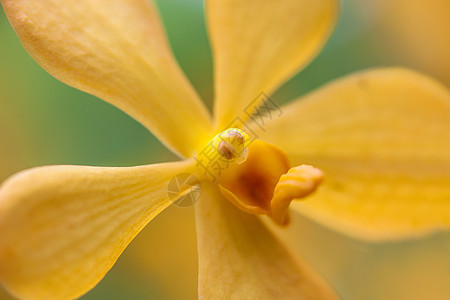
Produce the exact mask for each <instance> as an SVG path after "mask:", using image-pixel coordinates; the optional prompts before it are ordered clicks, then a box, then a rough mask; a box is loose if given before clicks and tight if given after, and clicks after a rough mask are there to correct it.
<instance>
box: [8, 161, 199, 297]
mask: <svg viewBox="0 0 450 300" xmlns="http://www.w3.org/2000/svg"><path fill="white" fill-rule="evenodd" d="M193 165H194V164H193V163H192V161H185V162H174V163H166V164H157V165H149V166H142V167H128V168H105V167H84V166H50V167H39V168H34V169H31V170H27V171H24V172H22V173H19V174H17V175H15V176H13V177H12V178H10V179H9V180H7V181H6V182H5V183H4V184H3V186H2V187H1V189H0V265H1V268H0V281H1V283H2V284H3V285H4V286H5V288H6V289H8V290H9V291H10V292H11V293H12V294H14V295H15V296H17V297H19V298H26V299H68V298H76V297H78V296H80V295H82V294H83V293H85V292H86V291H88V290H89V289H91V288H92V287H93V286H95V285H96V284H97V283H98V281H100V279H102V278H103V276H104V275H105V273H106V272H107V271H108V270H109V269H110V268H111V267H112V265H113V264H114V263H115V261H116V260H117V258H118V256H119V255H120V254H121V253H122V251H123V250H124V248H125V247H126V246H127V245H128V244H129V243H130V242H131V240H132V239H133V238H134V237H135V236H136V234H137V233H138V232H139V231H140V230H141V229H142V228H143V227H144V226H145V225H146V224H147V223H148V222H149V221H150V220H151V219H152V218H153V217H155V216H156V215H157V214H158V213H159V212H161V211H162V210H163V209H164V208H166V207H167V206H169V205H170V204H171V203H172V202H171V201H170V200H169V198H168V194H167V185H168V182H169V181H170V180H171V179H172V178H173V177H174V176H175V175H177V174H179V173H182V172H189V171H190V169H191V168H193Z"/></svg>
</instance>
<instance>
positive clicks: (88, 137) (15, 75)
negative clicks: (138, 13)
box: [0, 0, 450, 300]
mask: <svg viewBox="0 0 450 300" xmlns="http://www.w3.org/2000/svg"><path fill="white" fill-rule="evenodd" d="M156 2H157V5H158V7H159V9H160V12H161V15H162V18H163V21H164V23H165V26H166V30H167V32H168V35H169V39H170V42H171V45H172V48H173V51H174V53H175V56H176V57H177V59H178V61H179V63H180V65H181V67H182V68H183V70H184V71H185V72H186V73H187V75H188V77H189V78H190V79H191V81H192V83H193V85H194V86H195V87H196V89H197V90H198V91H199V93H200V95H201V96H202V97H203V99H204V100H205V102H206V103H207V105H208V107H211V100H212V97H213V93H212V61H211V54H210V49H209V46H208V40H207V34H206V28H205V23H204V12H203V1H201V0H157V1H156ZM342 5H343V11H342V16H341V19H340V22H339V24H338V26H337V28H336V31H335V32H334V34H333V36H332V37H331V39H330V41H329V43H328V44H327V45H326V47H325V49H324V50H323V51H322V52H321V54H320V55H319V56H318V57H317V58H316V59H315V60H314V61H313V62H312V63H311V64H310V65H309V66H308V67H307V68H306V69H305V70H304V71H303V72H301V73H300V74H299V75H297V76H296V77H295V78H293V79H292V80H291V81H289V82H288V83H287V84H286V85H285V86H284V87H283V88H282V89H281V90H280V91H278V92H277V93H276V94H275V95H274V96H273V99H275V100H276V101H278V102H279V103H285V102H287V101H289V100H291V99H293V98H295V97H297V96H299V95H301V94H304V93H307V92H308V91H311V90H313V89H315V88H318V87H320V86H321V85H323V84H325V83H327V82H329V81H331V80H333V79H336V78H338V77H341V76H343V75H346V74H349V73H352V72H355V71H358V70H363V69H367V68H375V67H382V66H406V67H410V68H414V69H416V70H419V71H422V72H424V73H426V74H429V75H430V76H433V77H435V78H436V79H438V80H440V81H441V82H443V83H444V84H446V85H447V86H450V1H448V0H430V1H423V0H344V1H343V4H342ZM170 160H176V157H175V156H174V155H173V154H171V153H170V152H169V151H168V150H166V149H165V148H164V147H163V146H162V145H161V144H160V143H159V142H158V141H157V140H156V139H155V138H154V137H153V136H152V135H151V134H150V133H149V132H147V131H146V129H145V128H143V127H142V126H141V125H140V124H138V123H137V122H136V121H134V120H133V119H131V118H130V117H128V116H127V115H125V114H124V113H122V112H121V111H119V110H118V109H116V108H114V107H112V106H111V105H109V104H107V103H104V102H102V101H100V100H98V99H96V98H95V97H93V96H90V95H87V94H85V93H82V92H79V91H77V90H75V89H73V88H70V87H68V86H66V85H64V84H62V83H60V82H59V81H57V80H55V79H54V78H52V77H51V76H50V75H48V74H47V73H46V72H45V71H44V70H42V69H41V68H40V67H39V66H38V65H37V64H36V63H35V62H34V61H33V60H32V59H31V58H30V56H29V55H28V54H27V53H26V51H25V50H24V49H23V48H22V46H21V45H20V42H19V40H18V38H17V37H16V36H15V34H14V31H13V30H12V28H11V27H10V25H9V23H8V21H7V19H6V17H5V15H4V12H3V10H1V11H0V181H1V180H3V179H5V178H6V177H8V176H10V175H12V174H13V173H15V172H17V171H20V170H22V169H25V168H30V167H34V166H39V165H48V164H81V165H96V166H131V165H140V164H148V163H154V162H161V161H170ZM283 236H284V238H285V239H286V240H287V241H288V242H290V243H291V244H292V245H293V246H294V248H295V249H296V251H297V252H298V253H299V254H300V255H302V257H303V258H304V259H305V260H306V261H308V262H309V263H310V264H311V265H312V266H313V267H315V268H316V269H317V270H318V271H319V272H320V273H321V274H322V275H323V276H324V277H325V278H326V279H327V280H328V281H329V282H331V283H332V284H333V286H334V287H335V288H336V289H337V290H338V291H339V293H340V294H341V295H342V297H343V298H344V299H349V300H360V299H364V300H384V299H405V300H413V299H434V300H441V299H442V300H444V299H450V234H448V233H438V234H434V235H431V236H427V237H423V238H420V239H414V240H404V241H396V242H385V243H377V244H371V243H368V242H364V241H358V240H354V239H352V238H348V237H345V236H342V235H340V234H337V233H335V232H333V231H331V230H329V229H326V228H323V227H321V226H319V225H317V224H314V223H313V222H311V221H309V220H307V219H304V218H302V217H298V216H297V217H296V218H295V220H294V225H293V226H292V227H291V228H290V230H288V231H286V232H284V233H283ZM195 243H196V242H195V230H194V222H193V209H192V208H179V207H170V208H169V209H167V210H166V211H165V212H163V213H162V214H161V215H160V216H158V217H157V218H156V219H155V220H153V221H152V222H151V223H150V225H149V226H147V228H146V229H144V231H143V232H142V233H141V234H140V235H139V236H138V237H137V238H136V239H135V240H134V241H133V242H132V244H131V245H130V246H129V247H128V248H127V249H126V251H125V252H124V254H123V255H122V256H121V257H120V259H119V261H118V262H117V264H116V265H115V267H114V268H113V269H112V270H111V271H110V272H109V273H108V274H107V276H106V277H105V279H104V280H103V281H102V282H101V283H100V284H99V285H98V286H97V287H96V288H95V289H94V290H92V291H91V292H89V293H88V294H86V295H85V296H83V297H82V299H84V300H91V299H105V300H106V299H108V300H114V299H163V300H164V299H188V300H189V299H196V298H197V294H196V282H197V279H196V276H197V271H196V268H197V258H196V248H195ZM0 267H1V266H0ZM0 299H13V298H11V296H9V295H8V294H7V293H6V292H4V291H3V290H2V289H1V288H0Z"/></svg>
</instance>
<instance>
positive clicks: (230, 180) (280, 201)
mask: <svg viewBox="0 0 450 300" xmlns="http://www.w3.org/2000/svg"><path fill="white" fill-rule="evenodd" d="M210 146H211V147H210V148H211V151H213V152H215V153H216V154H217V156H218V157H217V159H216V161H215V162H214V163H211V164H210V166H209V169H206V170H207V171H208V172H209V173H210V174H211V180H212V181H215V182H216V183H217V184H218V186H219V188H220V191H221V192H222V194H223V195H224V196H225V198H226V199H228V200H229V201H230V202H231V203H233V204H234V205H235V206H236V207H238V208H239V209H241V210H243V211H245V212H247V213H252V214H264V215H267V216H269V217H271V218H272V219H273V220H274V221H275V222H276V223H277V224H279V225H287V224H288V223H289V212H288V209H289V205H290V203H291V202H292V200H294V199H301V198H304V197H306V196H307V195H309V194H311V193H312V192H314V191H315V190H316V188H317V187H318V186H319V184H320V183H321V182H322V180H323V173H322V171H320V170H319V169H317V168H314V167H312V166H308V165H300V166H297V167H293V168H291V167H290V164H289V160H288V158H287V155H286V153H285V152H284V151H283V150H282V149H281V148H279V147H277V146H274V145H271V144H268V143H265V142H263V141H260V140H254V141H250V138H249V136H248V135H247V134H246V133H245V132H243V131H242V130H240V129H237V128H230V129H227V130H225V131H223V132H221V133H219V134H218V135H216V136H215V137H214V139H213V140H212V142H211V143H210Z"/></svg>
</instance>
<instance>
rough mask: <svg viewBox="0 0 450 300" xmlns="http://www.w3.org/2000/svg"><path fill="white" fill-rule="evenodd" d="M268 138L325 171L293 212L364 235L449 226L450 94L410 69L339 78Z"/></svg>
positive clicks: (291, 112)
mask: <svg viewBox="0 0 450 300" xmlns="http://www.w3.org/2000/svg"><path fill="white" fill-rule="evenodd" d="M283 112H284V115H283V116H282V117H281V118H278V119H273V121H272V122H271V123H269V124H268V125H267V127H266V128H267V131H266V132H261V133H260V134H261V137H262V138H264V139H265V140H267V141H268V142H270V143H274V144H276V145H278V146H280V147H282V148H283V149H285V150H286V151H287V152H288V154H289V156H290V158H291V159H292V160H293V161H294V163H296V164H298V163H300V162H301V163H307V164H311V165H314V166H316V167H318V168H320V169H321V170H323V171H324V172H325V178H326V180H325V181H324V184H323V185H322V186H321V188H320V189H319V190H318V192H317V194H316V195H315V196H313V197H311V198H309V200H307V201H304V202H303V203H296V204H295V205H294V206H296V207H297V208H298V210H299V211H300V212H302V213H304V214H305V215H307V216H310V217H312V218H314V219H316V220H318V221H320V222H323V223H325V224H327V225H329V226H330V227H332V228H335V229H339V230H343V231H344V232H346V233H349V234H352V235H356V236H358V237H362V238H370V239H381V238H396V237H402V236H411V235H417V234H421V233H425V232H428V231H432V230H438V229H448V228H449V226H450V92H449V91H448V90H447V89H446V88H445V87H443V86H441V85H439V84H438V83H436V82H434V81H433V80H431V79H429V78H427V77H425V76H423V75H419V74H417V73H414V72H412V71H407V70H402V69H384V70H374V71H368V72H364V73H360V74H356V75H353V76H349V77H347V78H344V79H342V80H339V81H337V82H335V83H333V84H331V85H329V86H327V87H325V88H323V89H322V90H320V91H318V92H316V93H313V94H311V95H309V96H306V97H305V98H304V99H302V100H301V101H296V102H294V103H292V104H291V105H288V106H286V107H285V108H283Z"/></svg>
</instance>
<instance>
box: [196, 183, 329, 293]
mask: <svg viewBox="0 0 450 300" xmlns="http://www.w3.org/2000/svg"><path fill="white" fill-rule="evenodd" d="M203 190H204V193H203V195H202V198H201V199H200V201H199V202H198V203H197V206H196V219H197V236H198V251H199V297H200V298H201V299H214V300H216V299H286V300H288V299H305V300H306V299H337V297H336V296H335V294H334V293H333V292H332V290H331V289H330V288H329V287H328V286H327V285H326V284H325V283H324V282H323V281H322V280H321V279H320V278H319V277H318V276H317V275H316V274H315V273H314V272H312V271H311V270H310V269H309V268H308V267H306V266H305V265H303V264H301V263H299V262H298V261H297V260H296V259H295V258H294V257H293V256H292V255H291V253H290V252H289V251H288V250H287V249H286V248H285V247H284V246H283V245H282V244H281V243H280V242H279V241H278V240H277V239H276V238H275V237H274V236H273V234H272V233H270V232H269V231H268V230H267V228H266V227H265V226H264V225H263V224H262V223H261V221H260V220H259V219H258V218H257V217H256V216H254V215H251V214H247V213H244V212H242V211H240V210H238V209H236V208H235V207H234V206H233V205H232V204H230V203H228V201H227V200H225V199H224V198H223V196H221V194H220V192H219V191H218V190H217V188H216V187H214V186H211V185H207V184H204V185H203Z"/></svg>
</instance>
